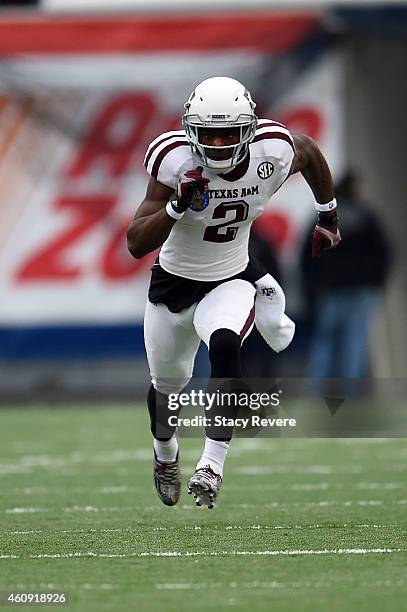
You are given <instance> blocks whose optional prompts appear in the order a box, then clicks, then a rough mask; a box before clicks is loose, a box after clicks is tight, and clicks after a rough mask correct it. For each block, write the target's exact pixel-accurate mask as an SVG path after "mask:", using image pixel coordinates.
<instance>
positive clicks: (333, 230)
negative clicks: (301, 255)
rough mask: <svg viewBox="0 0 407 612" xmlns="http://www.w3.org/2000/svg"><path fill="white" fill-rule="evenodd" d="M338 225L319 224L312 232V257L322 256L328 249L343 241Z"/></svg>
mask: <svg viewBox="0 0 407 612" xmlns="http://www.w3.org/2000/svg"><path fill="white" fill-rule="evenodd" d="M341 240H342V239H341V235H340V233H339V229H338V227H337V226H331V227H326V226H323V225H319V224H317V225H316V226H315V229H314V231H313V233H312V257H321V254H322V253H323V252H324V251H328V249H334V248H335V247H337V246H338V244H339V243H340V241H341Z"/></svg>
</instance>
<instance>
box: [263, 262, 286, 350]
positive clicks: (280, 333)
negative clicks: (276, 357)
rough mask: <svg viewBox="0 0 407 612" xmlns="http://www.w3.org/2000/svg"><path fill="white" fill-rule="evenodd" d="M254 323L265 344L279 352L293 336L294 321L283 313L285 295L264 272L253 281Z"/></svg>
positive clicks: (269, 275) (276, 283)
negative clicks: (254, 299) (254, 291)
mask: <svg viewBox="0 0 407 612" xmlns="http://www.w3.org/2000/svg"><path fill="white" fill-rule="evenodd" d="M255 285H256V316H255V324H256V327H257V329H258V330H259V332H260V334H261V335H262V336H263V338H264V340H265V341H266V342H267V344H268V345H269V346H270V347H271V348H272V349H273V351H275V352H276V353H279V352H280V351H283V350H284V349H286V348H287V346H288V345H289V344H290V342H291V340H292V339H293V337H294V332H295V323H294V321H292V320H291V319H290V318H289V317H288V316H287V315H286V314H285V313H284V310H285V295H284V292H283V290H282V289H281V287H280V285H279V284H278V282H277V281H276V280H275V279H274V278H273V277H272V276H271V274H266V275H265V276H263V277H262V278H260V279H259V280H258V281H256V283H255Z"/></svg>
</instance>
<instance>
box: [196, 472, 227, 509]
mask: <svg viewBox="0 0 407 612" xmlns="http://www.w3.org/2000/svg"><path fill="white" fill-rule="evenodd" d="M221 484H222V477H221V476H219V474H215V472H214V471H213V470H212V469H211V468H210V467H209V465H206V466H205V467H203V468H199V469H198V470H196V471H195V474H194V475H193V476H191V478H190V480H189V483H188V493H189V495H193V496H194V498H195V503H196V505H197V506H207V507H208V508H209V509H210V510H211V509H212V508H213V507H214V506H215V502H216V498H217V496H218V493H219V489H220V485H221Z"/></svg>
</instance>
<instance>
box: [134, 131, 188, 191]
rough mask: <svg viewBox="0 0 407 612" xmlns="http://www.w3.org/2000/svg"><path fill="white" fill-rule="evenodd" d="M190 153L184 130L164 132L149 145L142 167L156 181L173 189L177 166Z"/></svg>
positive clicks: (175, 181)
mask: <svg viewBox="0 0 407 612" xmlns="http://www.w3.org/2000/svg"><path fill="white" fill-rule="evenodd" d="M190 155H191V149H190V146H189V142H188V140H187V138H186V136H185V131H184V130H177V131H173V132H165V133H164V134H161V135H160V136H158V137H157V138H155V139H154V140H153V142H152V143H151V144H150V145H149V147H148V149H147V152H146V155H145V158H144V167H145V169H146V170H147V172H148V174H150V176H153V177H154V178H155V179H156V180H157V181H159V182H160V183H163V184H164V185H168V186H169V187H173V188H174V189H175V187H176V185H177V182H178V178H177V174H178V170H179V167H180V166H181V165H182V164H183V162H184V161H185V159H186V158H187V157H189V156H190Z"/></svg>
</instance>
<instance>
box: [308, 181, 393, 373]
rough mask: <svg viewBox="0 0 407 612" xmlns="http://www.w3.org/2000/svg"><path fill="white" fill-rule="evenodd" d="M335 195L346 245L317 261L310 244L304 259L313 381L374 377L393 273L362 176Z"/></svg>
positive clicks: (381, 232)
mask: <svg viewBox="0 0 407 612" xmlns="http://www.w3.org/2000/svg"><path fill="white" fill-rule="evenodd" d="M335 193H336V197H337V200H338V203H339V204H340V222H341V235H342V243H341V245H340V246H339V248H338V249H335V250H334V251H330V252H329V253H326V256H325V257H323V258H321V259H312V257H311V250H310V242H311V238H310V239H309V240H308V239H307V240H306V241H305V244H304V247H303V251H302V256H301V272H302V281H303V292H304V296H305V297H306V300H307V318H308V319H309V320H311V328H312V333H311V341H310V349H309V355H308V363H307V366H306V372H305V375H306V377H307V378H363V377H366V376H367V375H368V371H369V332H370V329H371V324H372V320H373V317H374V315H375V313H376V311H377V307H378V303H379V297H380V291H381V289H382V288H383V287H384V284H385V282H386V279H387V276H388V272H389V267H390V260H391V255H390V249H389V243H388V241H387V239H386V236H385V233H384V231H383V228H382V225H381V224H380V222H379V220H378V218H377V217H376V215H375V214H374V213H373V212H372V210H371V209H370V207H369V206H368V205H366V204H365V203H364V202H363V200H362V199H361V196H360V193H359V177H358V176H357V174H356V173H355V172H353V171H348V172H347V173H346V175H345V176H344V178H343V179H342V180H341V182H340V183H339V184H338V185H337V186H336V189H335ZM310 229H311V228H310Z"/></svg>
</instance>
